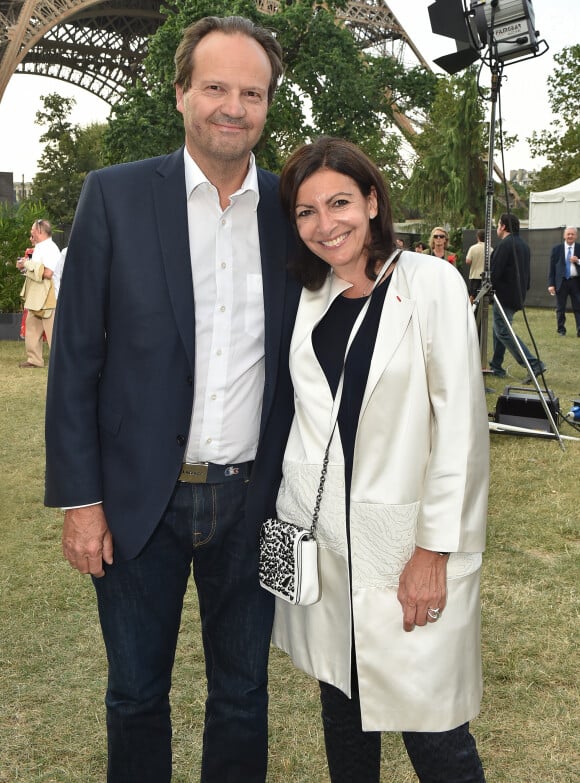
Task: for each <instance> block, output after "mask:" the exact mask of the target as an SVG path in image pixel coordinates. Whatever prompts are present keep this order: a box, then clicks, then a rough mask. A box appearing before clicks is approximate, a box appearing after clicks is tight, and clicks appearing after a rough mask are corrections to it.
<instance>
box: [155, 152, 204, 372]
mask: <svg viewBox="0 0 580 783" xmlns="http://www.w3.org/2000/svg"><path fill="white" fill-rule="evenodd" d="M153 198H154V203H155V211H156V217H157V230H158V232H159V237H160V245H161V250H162V254H163V264H164V267H165V275H166V279H167V288H168V290H169V297H170V299H171V304H172V307H173V312H174V315H175V322H176V325H177V329H178V331H179V333H180V335H181V339H182V341H183V346H184V348H185V352H186V354H187V357H188V359H189V362H190V365H191V367H192V369H193V366H194V353H195V310H194V300H193V282H192V276H191V254H190V249H189V233H188V225H187V194H186V191H185V169H184V163H183V148H181V149H179V150H177V151H176V152H174V153H173V154H171V155H168V156H167V157H166V158H164V159H163V160H162V162H161V163H160V165H159V167H158V168H157V170H156V172H155V178H154V180H153Z"/></svg>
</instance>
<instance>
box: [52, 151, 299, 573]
mask: <svg viewBox="0 0 580 783" xmlns="http://www.w3.org/2000/svg"><path fill="white" fill-rule="evenodd" d="M258 182H259V189H260V201H259V206H258V229H259V237H260V251H261V260H262V279H263V287H264V309H265V384H264V400H263V407H262V419H261V432H260V440H259V446H258V453H257V456H256V461H255V464H254V470H253V474H252V478H251V481H250V484H249V487H248V501H247V513H246V520H247V524H248V525H250V526H251V529H252V533H253V531H255V533H256V541H257V536H258V529H259V525H260V523H261V522H262V521H263V519H265V518H266V517H267V516H269V515H272V514H274V513H275V506H276V494H277V490H278V484H279V481H280V476H281V463H282V456H283V452H284V447H285V444H286V439H287V435H288V431H289V427H290V422H291V418H292V413H293V397H292V388H291V382H290V375H289V369H288V354H289V343H290V337H291V332H292V327H293V323H294V318H295V313H296V308H297V304H298V298H299V287H298V285H297V283H296V282H293V281H292V280H290V279H289V277H288V274H287V265H288V254H289V252H290V251H291V248H292V247H293V244H294V239H293V234H292V230H291V228H290V225H289V223H288V221H287V220H286V219H285V217H284V215H283V214H282V210H281V208H280V205H279V199H278V178H277V177H276V176H274V175H273V174H270V173H269V172H266V171H263V170H259V171H258ZM194 372H195V315H194V298H193V283H192V274H191V261H190V252H189V238H188V225H187V206H186V191H185V172H184V162H183V149H180V150H178V151H176V152H174V153H173V154H171V155H167V156H163V157H159V158H153V159H151V160H145V161H138V162H136V163H127V164H121V165H118V166H112V167H110V168H107V169H103V170H101V171H96V172H92V173H91V174H89V176H88V177H87V179H86V181H85V184H84V187H83V190H82V194H81V197H80V200H79V203H78V207H77V211H76V215H75V220H74V224H73V229H72V232H71V237H70V242H69V245H68V251H67V261H66V267H65V271H64V274H63V278H62V285H61V289H60V295H59V302H58V308H57V315H56V319H55V326H54V337H53V346H52V349H51V356H50V368H49V374H48V388H47V403H46V482H45V504H46V505H48V506H73V507H74V506H80V505H86V504H89V503H92V502H96V501H100V500H102V501H103V504H104V511H105V515H106V518H107V522H108V525H109V527H110V529H111V531H112V534H113V538H114V542H115V552H116V555H117V556H121V557H122V558H132V557H135V556H136V555H137V554H138V553H139V552H140V550H141V549H142V548H143V546H144V545H145V543H146V542H147V540H148V539H149V537H150V536H151V534H152V532H153V531H154V529H155V527H156V526H157V524H158V522H159V520H160V518H161V516H162V514H163V511H164V509H165V508H166V506H167V503H168V502H169V499H170V497H171V494H172V492H173V490H174V487H175V483H176V480H177V477H178V475H179V472H180V467H181V463H182V462H183V460H184V455H185V447H186V443H187V436H188V432H189V426H190V419H191V411H192V405H193V377H194ZM256 404H259V401H258V400H257V401H256Z"/></svg>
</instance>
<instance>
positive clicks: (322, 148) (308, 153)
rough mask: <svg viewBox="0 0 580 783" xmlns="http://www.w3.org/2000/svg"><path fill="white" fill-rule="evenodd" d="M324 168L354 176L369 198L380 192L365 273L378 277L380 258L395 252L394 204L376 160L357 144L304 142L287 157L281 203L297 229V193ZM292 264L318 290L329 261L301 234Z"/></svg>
mask: <svg viewBox="0 0 580 783" xmlns="http://www.w3.org/2000/svg"><path fill="white" fill-rule="evenodd" d="M321 169H330V170H332V171H337V172H338V173H339V174H344V175H346V176H347V177H350V178H351V179H353V180H354V181H355V182H356V184H357V185H358V187H359V190H360V192H361V193H362V195H363V196H364V197H365V198H366V197H368V196H369V195H370V193H371V191H372V189H373V188H374V189H375V191H376V195H377V207H378V212H377V216H376V217H375V218H373V219H372V220H371V221H370V230H371V238H370V242H369V246H368V248H367V252H368V260H367V265H366V274H367V277H368V278H369V280H375V279H376V273H375V267H376V265H377V261H385V260H386V259H387V258H388V257H389V256H390V254H391V253H392V252H393V248H394V244H395V233H394V229H393V221H392V213H391V204H390V201H389V197H388V195H387V187H386V185H385V181H384V180H383V177H382V174H381V172H380V171H379V169H378V168H377V167H376V166H375V164H374V163H373V162H372V161H371V160H370V159H369V158H368V157H367V156H366V155H365V154H364V152H363V151H362V150H360V149H359V148H358V147H357V146H355V145H354V144H351V143H350V142H349V141H344V139H337V138H334V137H331V136H321V137H320V138H319V139H317V140H316V141H314V142H312V144H305V145H304V146H303V147H300V148H299V149H297V150H296V151H295V152H293V153H292V155H291V156H290V157H289V158H288V160H287V162H286V165H285V166H284V168H283V170H282V174H281V175H280V198H281V201H282V207H283V209H284V211H285V212H286V214H287V215H288V217H289V218H290V222H291V223H292V225H293V226H294V229H295V231H296V233H297V234H298V231H297V229H296V215H295V207H296V197H297V193H298V189H299V188H300V186H301V185H302V183H303V182H304V180H306V179H308V177H311V176H312V175H313V174H315V173H316V172H317V171H320V170H321ZM291 268H292V270H293V271H294V272H295V274H296V276H297V277H298V279H299V281H300V282H301V283H302V285H303V286H305V288H308V289H309V290H310V291H317V290H318V289H319V288H321V286H322V285H323V284H324V281H325V280H326V278H327V276H328V264H327V263H326V262H324V261H323V260H322V259H321V258H319V257H318V256H317V255H315V254H314V253H312V252H311V251H310V250H309V249H308V248H307V247H306V245H305V244H304V242H302V240H301V239H300V237H298V252H297V255H296V257H295V258H294V259H293V260H292V262H291Z"/></svg>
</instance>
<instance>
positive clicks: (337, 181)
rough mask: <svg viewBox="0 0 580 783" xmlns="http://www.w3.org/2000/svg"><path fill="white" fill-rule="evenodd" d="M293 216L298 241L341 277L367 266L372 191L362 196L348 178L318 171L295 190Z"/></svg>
mask: <svg viewBox="0 0 580 783" xmlns="http://www.w3.org/2000/svg"><path fill="white" fill-rule="evenodd" d="M294 214H295V218H296V227H297V229H298V233H299V235H300V239H301V240H302V241H303V242H304V244H305V245H306V246H307V247H308V249H309V250H311V251H312V252H313V253H314V254H315V255H317V256H318V257H319V258H321V259H322V260H323V261H325V262H326V263H327V264H329V265H330V266H331V267H332V268H333V269H334V270H335V271H336V272H337V274H338V275H339V276H340V277H344V276H345V275H348V274H349V273H352V272H353V271H354V270H357V271H359V264H362V265H363V266H364V265H365V264H366V257H367V253H366V250H365V247H366V246H367V245H368V242H369V239H370V225H369V221H370V220H371V218H374V217H376V214H377V197H376V192H375V190H374V188H373V189H372V191H371V193H370V194H369V195H368V197H365V196H363V194H362V193H361V191H360V189H359V186H358V185H357V183H356V182H355V181H354V180H353V179H351V178H350V177H348V176H346V175H345V174H339V173H338V172H337V171H333V170H332V169H320V170H319V171H317V172H316V173H315V174H312V175H311V176H310V177H308V179H305V180H304V182H303V183H302V184H301V185H300V187H299V188H298V193H297V194H296V206H295V209H294Z"/></svg>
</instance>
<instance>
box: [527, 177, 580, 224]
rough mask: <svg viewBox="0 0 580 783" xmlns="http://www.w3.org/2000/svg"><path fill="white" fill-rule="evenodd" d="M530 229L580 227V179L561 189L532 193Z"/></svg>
mask: <svg viewBox="0 0 580 783" xmlns="http://www.w3.org/2000/svg"><path fill="white" fill-rule="evenodd" d="M529 226H530V228H560V227H565V226H576V227H580V178H579V179H575V180H574V182H570V183H568V185H563V186H562V187H561V188H554V189H553V190H544V191H543V192H542V193H530V222H529Z"/></svg>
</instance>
